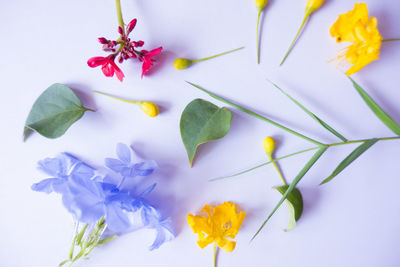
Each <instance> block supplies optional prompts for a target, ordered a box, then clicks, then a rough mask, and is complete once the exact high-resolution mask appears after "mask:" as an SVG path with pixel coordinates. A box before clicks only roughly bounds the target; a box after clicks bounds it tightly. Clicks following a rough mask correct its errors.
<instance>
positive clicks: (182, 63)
mask: <svg viewBox="0 0 400 267" xmlns="http://www.w3.org/2000/svg"><path fill="white" fill-rule="evenodd" d="M192 64H193V61H192V60H190V59H186V58H181V57H180V58H177V59H175V61H174V67H175V69H177V70H183V69H186V68H187V67H189V66H190V65H192Z"/></svg>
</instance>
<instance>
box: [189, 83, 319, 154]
mask: <svg viewBox="0 0 400 267" xmlns="http://www.w3.org/2000/svg"><path fill="white" fill-rule="evenodd" d="M187 83H189V84H190V85H192V86H194V87H196V88H197V89H199V90H201V91H203V92H204V93H206V94H208V95H209V96H211V97H213V98H215V99H217V100H219V101H221V102H224V103H225V104H228V105H230V106H232V107H234V108H236V109H238V110H241V111H243V112H245V113H247V114H249V115H251V116H253V117H255V118H257V119H260V120H263V121H266V122H268V123H270V124H272V125H274V126H276V127H278V128H281V129H282V130H284V131H286V132H289V133H291V134H293V135H296V136H298V137H301V138H303V139H304V140H307V141H309V142H311V143H313V144H315V145H317V146H322V145H323V144H322V143H320V142H318V141H317V140H314V139H312V138H310V137H307V136H305V135H302V134H301V133H298V132H296V131H294V130H292V129H289V128H287V127H285V126H283V125H282V124H279V123H277V122H274V121H272V120H270V119H268V118H266V117H263V116H261V115H259V114H257V113H255V112H253V111H250V110H248V109H246V108H244V107H241V106H239V105H236V104H234V103H232V102H230V101H228V100H226V99H224V98H222V97H219V96H217V95H215V94H213V93H211V92H209V91H207V90H206V89H203V88H201V87H200V86H198V85H195V84H193V83H191V82H187Z"/></svg>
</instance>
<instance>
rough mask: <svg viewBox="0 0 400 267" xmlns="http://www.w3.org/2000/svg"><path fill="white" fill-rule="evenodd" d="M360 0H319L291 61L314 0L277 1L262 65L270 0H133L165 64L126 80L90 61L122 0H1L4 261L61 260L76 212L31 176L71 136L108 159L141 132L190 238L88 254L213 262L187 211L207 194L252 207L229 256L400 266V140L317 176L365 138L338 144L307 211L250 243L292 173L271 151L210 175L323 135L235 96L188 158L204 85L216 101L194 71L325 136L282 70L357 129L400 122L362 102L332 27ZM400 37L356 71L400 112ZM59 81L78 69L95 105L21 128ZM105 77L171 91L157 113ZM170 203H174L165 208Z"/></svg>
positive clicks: (97, 258)
mask: <svg viewBox="0 0 400 267" xmlns="http://www.w3.org/2000/svg"><path fill="white" fill-rule="evenodd" d="M354 2H355V1H348V0H329V1H326V4H325V5H324V6H323V8H321V10H319V11H318V12H316V13H315V15H314V16H313V17H312V19H311V20H310V21H309V23H308V25H307V26H306V29H305V31H304V32H303V35H302V37H301V38H300V40H299V42H298V43H297V45H296V46H295V47H294V50H293V51H292V53H291V54H290V55H289V57H288V59H287V60H286V62H285V64H284V66H283V67H280V68H279V67H278V64H279V62H280V60H281V58H282V56H283V54H284V52H285V49H286V48H287V46H288V45H289V43H290V41H291V39H292V38H293V36H294V34H295V32H296V30H297V27H298V26H299V23H300V21H301V19H302V15H303V10H304V6H305V3H306V0H301V1H292V0H271V1H270V3H268V7H267V9H266V12H265V13H264V16H263V19H262V22H261V25H262V44H261V47H262V49H261V64H260V65H259V66H257V65H256V64H255V61H256V58H255V26H256V25H255V23H256V21H255V20H256V10H255V8H254V3H253V1H238V0H236V1H232V0H219V1H215V0H203V1H186V0H169V1H165V0H152V1H144V0H142V1H140V0H137V1H125V0H122V5H123V14H124V18H125V21H126V22H128V21H129V20H130V19H131V18H134V17H137V18H138V24H137V27H136V29H135V30H134V32H133V36H135V39H142V40H144V41H145V48H149V49H151V48H155V47H157V46H159V45H162V46H163V47H164V52H163V54H162V56H160V57H159V61H160V62H159V64H158V65H157V66H156V67H155V68H154V69H153V71H152V72H151V75H149V76H147V77H145V78H144V79H143V80H141V79H140V68H141V67H140V64H139V63H136V62H125V63H124V64H123V65H122V66H121V69H122V70H123V71H124V73H125V75H126V79H125V81H124V82H123V83H120V82H119V81H118V80H117V79H116V78H115V77H114V78H106V77H104V76H103V74H102V73H101V71H100V69H99V68H97V69H91V68H89V67H87V65H86V61H87V59H88V58H90V57H92V56H98V55H104V53H103V52H102V50H101V48H100V45H99V44H98V43H97V42H96V38H97V37H100V36H105V37H108V38H115V37H116V26H117V25H116V21H117V19H116V14H115V13H116V12H115V7H114V1H111V0H110V1H95V0H86V1H50V0H38V1H3V3H2V6H1V9H0V23H1V24H0V25H1V26H0V36H1V39H2V41H1V42H0V49H1V51H2V56H1V66H0V73H1V76H0V77H1V82H2V97H1V100H0V101H1V105H0V111H1V114H2V121H1V122H2V131H1V133H0V140H1V141H0V142H1V153H0V157H1V158H0V162H1V165H2V168H1V170H2V173H1V176H2V178H1V179H0V211H1V221H0V236H1V238H0V266H5V267H22V266H23V267H25V266H29V267H35V266H38V267H43V266H45V267H47V266H57V265H58V263H59V262H60V261H61V260H63V259H64V258H65V257H66V255H67V251H68V248H69V243H70V238H71V233H72V230H73V229H72V223H71V219H70V216H69V214H68V213H67V211H66V210H64V209H63V208H62V204H61V201H60V199H59V198H58V196H55V195H50V196H48V195H45V194H40V193H36V192H32V191H31V190H30V185H31V184H32V183H34V182H36V181H39V180H41V179H43V178H44V177H45V175H44V174H42V173H40V172H39V171H37V170H36V162H37V161H38V160H40V159H42V158H45V157H48V156H54V155H56V154H57V153H58V152H62V151H68V152H71V153H73V154H74V155H76V156H78V157H80V158H81V159H83V160H87V161H89V162H90V163H91V164H93V165H95V166H100V165H101V164H102V163H103V158H105V157H112V156H114V155H115V154H114V149H115V144H116V143H117V142H125V143H128V144H133V146H134V147H135V148H136V149H137V151H138V152H139V154H140V155H142V156H143V157H145V158H148V159H155V160H156V161H157V162H158V163H159V164H160V166H161V167H160V169H159V170H158V171H157V172H156V173H155V174H154V175H153V176H152V177H151V179H152V180H154V181H156V182H158V186H157V188H156V190H155V191H154V192H153V194H152V199H153V200H154V199H159V198H161V199H162V200H163V204H162V206H163V207H164V208H165V209H168V210H169V211H170V212H171V216H172V219H173V221H174V224H175V227H176V231H177V234H178V235H177V238H176V239H175V240H174V241H172V242H169V243H167V244H165V245H163V246H162V247H161V248H160V249H158V250H156V251H153V252H149V251H148V250H147V246H148V245H150V244H151V242H152V238H153V236H152V233H150V232H146V231H141V232H135V233H130V234H126V235H125V236H123V237H121V238H119V239H117V240H115V241H113V242H112V244H110V245H107V246H104V247H102V248H98V249H96V250H95V251H94V252H93V253H92V254H91V257H90V260H89V261H82V262H80V263H79V264H76V266H77V267H78V266H96V267H100V266H160V265H162V266H202V267H203V266H211V265H212V247H211V246H210V247H207V248H206V249H204V250H201V249H200V248H199V247H198V246H197V244H196V236H195V235H194V234H193V233H192V231H191V230H190V228H189V227H188V225H187V223H186V214H188V213H193V212H196V211H197V210H199V209H200V208H201V207H202V206H203V205H204V204H206V203H220V202H223V201H227V200H230V201H233V202H236V203H238V204H240V206H241V207H242V208H243V209H244V210H245V211H247V212H248V215H247V217H246V220H245V222H244V225H243V228H242V229H241V230H240V232H239V234H238V235H237V241H238V244H237V247H236V249H235V251H234V252H233V253H224V252H221V253H220V254H219V262H218V266H221V267H222V266H230V267H234V266H244V265H246V264H251V266H254V267H261V266H282V267H286V266H307V267H309V266H324V267H336V266H352V267H357V266H362V267H369V266H370V267H375V266H385V267H395V266H399V265H400V255H399V253H398V248H397V247H398V236H399V235H400V228H399V227H398V221H399V219H400V211H399V208H398V188H399V187H400V180H399V179H398V178H399V171H400V165H399V164H398V154H399V153H398V152H399V149H400V142H398V141H387V142H380V143H378V144H376V145H375V146H373V147H372V148H371V149H370V150H369V151H368V152H367V153H365V154H364V155H363V156H362V157H361V158H359V159H358V160H357V161H356V162H355V163H354V164H353V165H351V167H349V168H347V169H346V170H345V171H343V173H341V174H340V175H339V176H338V177H337V178H336V179H335V180H334V181H333V182H331V183H329V184H327V185H325V186H322V187H319V186H318V184H319V183H320V182H321V181H322V179H324V178H325V177H326V176H327V175H329V173H330V172H331V171H332V170H333V169H334V168H335V167H336V165H337V164H338V162H339V161H340V160H342V159H343V158H344V157H345V156H346V155H347V154H348V153H349V152H350V151H351V149H352V148H353V146H346V147H337V148H335V149H330V150H329V151H328V152H327V153H326V154H324V156H323V157H322V159H321V160H319V161H318V163H317V164H316V165H315V167H313V168H312V169H311V170H310V172H309V173H308V174H307V175H306V176H305V177H304V179H303V180H302V181H301V183H300V189H301V190H302V192H303V196H304V202H305V210H304V214H303V217H302V218H301V220H300V221H299V222H298V226H297V228H296V229H295V230H294V231H292V232H289V233H285V232H284V231H283V229H284V228H285V227H286V226H287V221H288V220H287V216H288V212H287V208H286V207H285V206H282V208H281V209H279V211H278V212H277V213H276V215H275V216H274V217H273V218H272V219H271V220H270V222H269V223H268V224H267V226H266V227H265V229H264V230H263V231H262V232H261V234H260V235H259V236H258V237H257V238H256V239H255V240H254V241H253V242H252V243H249V240H250V238H251V236H252V235H253V234H254V233H255V231H256V230H257V229H258V227H259V226H260V224H261V223H262V221H263V220H264V219H265V217H266V216H267V214H268V213H269V212H270V211H271V209H272V208H273V207H274V205H275V204H276V203H277V201H278V200H279V198H280V195H279V194H278V193H277V192H275V191H273V190H272V189H271V187H272V186H276V185H279V184H280V180H279V177H278V176H277V174H276V172H275V170H274V169H273V168H272V167H271V166H269V167H264V168H261V169H258V170H257V171H254V172H252V173H249V174H248V175H244V176H242V177H238V178H236V179H232V180H230V181H223V182H215V183H209V182H207V180H208V179H209V178H213V177H216V176H219V175H226V174H230V173H233V172H235V171H239V170H242V169H245V168H248V167H252V166H254V165H256V164H258V163H261V162H264V161H265V160H266V156H265V154H264V151H263V148H262V145H261V144H262V140H263V138H264V137H265V136H268V135H272V136H274V137H276V139H277V140H279V146H278V150H277V153H276V155H277V156H282V155H285V154H288V153H291V152H294V151H297V150H299V149H303V148H307V147H310V146H311V145H310V144H308V143H307V142H306V141H303V140H301V139H299V138H297V137H294V136H291V135H290V134H288V133H285V132H283V131H281V130H279V129H277V128H274V127H272V126H270V125H268V124H266V123H264V122H262V121H258V120H256V119H253V118H251V117H249V116H247V115H245V114H243V113H241V112H238V111H237V110H234V109H231V110H232V112H233V113H234V119H233V123H232V129H231V131H230V132H229V134H228V135H227V136H226V137H225V138H224V139H222V140H219V141H216V142H213V143H211V144H208V145H204V146H203V147H201V148H200V149H199V153H198V157H197V158H196V161H195V164H194V167H193V168H192V169H191V168H190V167H189V164H188V161H187V156H186V152H185V149H184V147H183V145H182V143H181V140H180V134H179V118H180V114H181V112H182V110H183V109H184V107H185V106H186V105H187V104H188V103H189V102H190V101H191V100H193V99H194V98H196V97H201V98H204V99H208V100H211V101H212V102H214V103H215V104H217V105H219V106H223V105H222V104H221V103H220V102H218V101H214V100H212V99H210V98H209V97H207V96H206V95H204V94H202V93H201V92H199V91H197V90H196V89H194V88H192V87H191V86H189V85H187V84H186V83H185V82H184V81H185V80H188V81H191V82H194V83H197V84H199V85H201V86H204V87H205V88H207V89H209V90H211V91H214V92H216V93H218V94H221V95H223V96H225V97H227V98H229V99H232V100H235V101H237V102H239V103H242V104H244V105H245V106H248V107H251V108H252V109H253V110H256V111H259V112H261V113H262V114H265V115H268V116H270V117H271V118H272V119H275V120H277V121H279V122H282V123H284V124H287V125H288V126H289V127H292V128H294V129H295V130H299V131H301V132H302V133H305V134H307V135H310V136H311V137H315V138H318V140H321V141H323V142H336V138H335V137H334V136H331V135H330V134H329V133H328V132H326V131H325V130H324V129H322V128H320V127H319V125H317V124H316V123H315V122H314V121H313V120H311V119H310V118H308V117H307V115H305V114H304V113H302V112H301V111H300V110H299V109H298V108H297V107H296V106H295V105H294V104H292V103H291V102H290V101H289V100H288V99H286V98H285V97H284V96H282V95H281V94H280V93H279V92H277V91H276V90H274V89H273V88H272V87H271V86H270V85H269V84H268V83H267V82H266V78H269V79H271V80H273V81H275V82H276V83H278V84H279V85H281V86H282V87H283V88H285V89H286V90H287V91H288V92H289V93H291V94H292V95H293V96H295V97H296V98H297V99H298V100H300V101H301V102H302V103H303V104H305V105H306V106H307V107H309V108H310V109H311V110H312V111H314V112H315V113H317V114H318V115H320V117H321V118H323V119H324V120H326V121H327V122H329V123H330V124H331V125H332V126H333V127H334V128H336V129H337V130H338V131H339V132H341V133H342V134H343V135H345V136H346V137H348V138H349V139H359V138H369V137H381V136H393V134H392V133H391V131H390V130H388V129H387V128H386V127H385V126H384V125H382V123H381V122H380V121H379V120H378V119H376V118H375V117H374V115H373V114H372V113H371V112H370V111H369V109H368V107H367V106H366V105H365V104H364V103H363V102H362V100H361V99H360V98H359V96H358V95H357V93H356V92H355V90H354V89H353V88H352V85H351V84H350V82H349V81H348V79H347V78H346V77H345V75H343V73H342V71H341V70H338V69H336V68H335V63H327V61H328V60H330V59H332V58H334V57H335V56H336V53H337V51H338V50H339V45H337V44H335V42H334V40H333V39H332V38H330V36H329V32H328V31H329V27H330V26H331V25H332V23H333V22H334V21H335V20H336V17H337V15H339V14H341V13H344V12H347V11H348V10H350V9H352V8H353V5H354ZM365 2H367V3H368V7H369V11H370V14H371V15H372V16H376V17H378V21H379V29H380V31H381V32H382V34H383V36H384V37H385V38H394V37H400V28H399V27H398V25H400V13H399V10H400V2H399V1H393V0H379V1H378V0H375V1H374V0H370V1H365ZM399 45H400V44H399V43H386V44H384V45H383V46H382V53H381V59H380V60H379V61H376V62H374V63H372V64H370V65H369V66H368V67H366V68H365V69H363V70H362V71H361V72H360V73H358V74H356V75H354V78H355V79H356V80H357V81H358V82H359V83H360V84H361V85H362V86H363V87H364V88H365V89H366V90H367V91H368V92H369V93H370V94H371V95H372V96H373V97H374V98H375V99H376V100H377V101H378V103H380V104H381V105H382V106H384V107H385V108H386V109H387V110H388V112H389V113H390V114H391V115H392V116H393V117H394V118H395V119H396V120H397V121H400V108H399V106H398V101H399V99H400V91H399V88H398V84H399V83H400V76H399V64H398V63H399V60H400V46H399ZM240 46H246V49H244V50H242V51H240V52H236V53H234V54H231V55H227V56H224V57H220V58H217V59H214V60H210V61H207V62H203V63H201V64H197V65H194V66H192V67H191V68H189V69H187V70H183V71H176V70H175V69H174V68H173V67H172V62H173V59H174V58H175V57H178V56H180V57H192V58H201V57H205V56H210V55H212V54H214V53H218V52H222V51H225V50H228V49H233V48H236V47H240ZM54 82H61V83H65V84H67V85H69V86H71V87H72V88H74V89H76V90H77V91H78V92H79V95H80V96H83V102H84V104H85V105H86V106H88V107H91V108H95V109H97V110H98V111H97V112H96V113H87V114H85V116H84V117H83V118H82V119H81V120H80V121H78V122H77V123H76V124H75V125H73V126H72V127H71V128H70V129H69V130H68V132H67V133H66V134H65V135H64V136H63V137H61V138H59V139H56V140H48V139H45V138H43V137H41V136H39V135H38V134H35V135H33V136H32V137H31V138H30V139H29V140H28V141H27V142H26V143H22V141H21V135H22V130H23V125H24V122H25V119H26V117H27V115H28V112H29V110H30V108H31V106H32V104H33V102H34V100H35V99H36V98H37V97H38V96H39V95H40V94H41V93H42V91H43V90H44V89H46V88H47V87H48V86H49V85H51V84H52V83H54ZM90 90H99V91H103V92H107V93H111V94H115V95H118V96H122V97H127V98H131V99H146V100H152V101H154V102H156V103H158V104H160V105H161V106H162V113H161V115H160V116H158V117H156V118H154V119H152V118H149V117H147V116H145V115H143V114H142V113H141V112H140V111H139V110H138V109H137V107H135V106H131V105H129V104H124V103H120V102H116V101H114V100H112V99H108V98H105V97H102V96H97V95H96V96H94V95H92V94H91V93H90ZM310 156H311V154H303V155H299V156H297V157H294V158H291V159H287V160H284V161H282V162H281V167H282V169H283V172H284V174H285V176H286V177H287V178H288V179H289V180H291V179H292V178H293V177H294V176H295V175H296V174H297V172H298V171H299V170H300V168H301V167H302V166H303V165H304V164H305V162H306V161H307V160H308V159H309V157H310ZM166 207H168V208H166Z"/></svg>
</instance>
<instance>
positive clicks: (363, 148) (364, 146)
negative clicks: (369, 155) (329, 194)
mask: <svg viewBox="0 0 400 267" xmlns="http://www.w3.org/2000/svg"><path fill="white" fill-rule="evenodd" d="M376 142H378V139H377V138H373V139H370V140H368V141H365V142H364V143H362V144H361V145H360V146H358V147H357V148H356V149H354V150H353V152H351V153H350V155H348V156H347V157H346V158H345V159H344V160H343V161H342V162H340V164H339V166H337V167H336V169H335V170H334V171H333V173H332V174H331V175H329V177H328V178H326V179H325V180H323V181H322V183H321V184H320V185H322V184H326V183H327V182H329V181H331V180H332V179H333V178H335V176H336V175H338V174H339V173H340V172H341V171H343V170H344V169H345V168H346V167H347V166H349V165H350V164H351V163H352V162H353V161H355V160H356V159H357V158H358V157H359V156H361V154H363V153H364V152H365V151H367V150H368V148H370V147H371V146H372V145H373V144H375V143H376Z"/></svg>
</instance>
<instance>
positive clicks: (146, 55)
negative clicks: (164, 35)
mask: <svg viewBox="0 0 400 267" xmlns="http://www.w3.org/2000/svg"><path fill="white" fill-rule="evenodd" d="M161 50H162V46H160V47H159V48H156V49H153V50H151V51H147V50H142V53H143V54H142V56H141V57H140V58H139V60H140V61H143V65H142V78H143V75H144V74H145V73H146V72H148V71H149V70H150V68H151V66H152V65H153V61H154V59H152V58H151V57H154V56H155V55H158V54H159V53H161Z"/></svg>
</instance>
